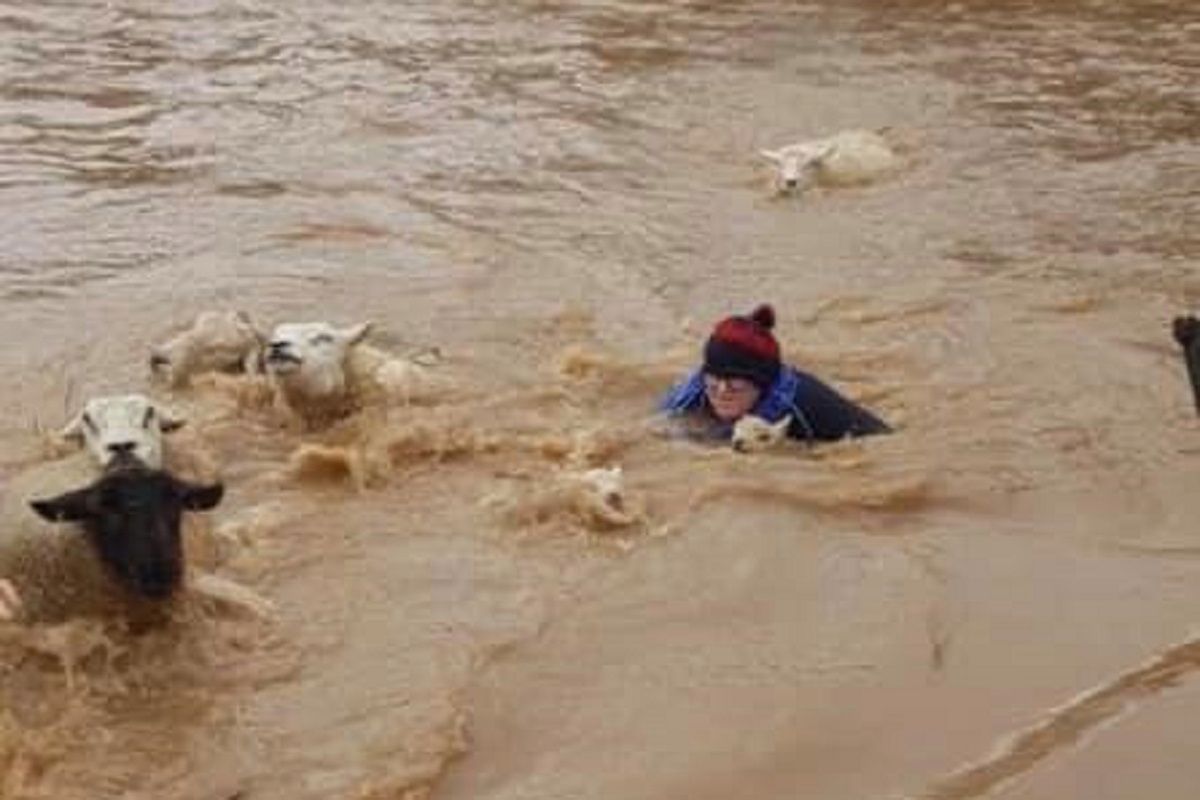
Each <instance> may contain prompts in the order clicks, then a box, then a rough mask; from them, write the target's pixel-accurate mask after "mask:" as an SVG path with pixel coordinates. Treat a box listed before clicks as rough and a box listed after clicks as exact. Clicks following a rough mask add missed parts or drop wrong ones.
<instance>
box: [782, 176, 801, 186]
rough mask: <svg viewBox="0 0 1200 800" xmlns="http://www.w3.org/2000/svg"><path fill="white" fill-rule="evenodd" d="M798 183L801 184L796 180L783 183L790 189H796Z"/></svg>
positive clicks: (792, 179) (789, 179)
mask: <svg viewBox="0 0 1200 800" xmlns="http://www.w3.org/2000/svg"><path fill="white" fill-rule="evenodd" d="M797 183H799V181H797V180H796V179H795V178H788V179H787V180H785V181H784V182H783V185H784V186H786V187H787V188H789V189H795V188H796V184H797Z"/></svg>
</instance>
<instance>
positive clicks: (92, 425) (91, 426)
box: [83, 412, 100, 433]
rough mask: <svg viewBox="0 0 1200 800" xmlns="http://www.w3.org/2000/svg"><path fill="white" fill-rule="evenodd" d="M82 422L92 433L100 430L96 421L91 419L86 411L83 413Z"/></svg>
mask: <svg viewBox="0 0 1200 800" xmlns="http://www.w3.org/2000/svg"><path fill="white" fill-rule="evenodd" d="M83 424H84V425H87V426H88V428H89V429H91V431H92V433H99V432H100V428H99V427H97V425H96V421H95V420H94V419H92V417H91V415H90V414H88V413H86V412H85V413H84V415H83Z"/></svg>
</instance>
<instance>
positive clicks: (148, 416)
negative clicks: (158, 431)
mask: <svg viewBox="0 0 1200 800" xmlns="http://www.w3.org/2000/svg"><path fill="white" fill-rule="evenodd" d="M153 421H154V406H150V407H149V408H147V409H146V413H145V414H144V415H143V416H142V427H143V428H149V427H150V423H151V422H153Z"/></svg>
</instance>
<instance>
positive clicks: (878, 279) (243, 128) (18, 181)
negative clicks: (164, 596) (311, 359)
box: [0, 0, 1200, 800]
mask: <svg viewBox="0 0 1200 800" xmlns="http://www.w3.org/2000/svg"><path fill="white" fill-rule="evenodd" d="M284 5H286V7H284ZM1198 68H1200V11H1198V10H1197V9H1196V8H1194V7H1193V5H1192V4H1190V3H1186V2H1150V1H1149V0H1147V1H1146V2H1136V1H1135V0H1134V1H1131V2H1126V3H1120V4H1117V3H1108V2H1083V0H1079V1H1077V2H1056V3H1036V2H1015V1H1014V2H982V1H980V2H975V0H966V1H965V2H956V3H939V2H921V1H919V0H908V1H907V2H889V3H875V2H870V1H869V0H860V2H854V3H844V2H843V3H832V2H831V3H809V4H801V3H792V2H786V3H785V2H768V1H767V0H762V1H761V2H758V1H756V2H746V3H722V2H699V1H697V2H687V3H683V2H672V3H667V2H622V1H621V0H595V1H594V2H592V1H590V0H589V2H576V3H555V2H545V1H539V2H533V1H530V2H507V3H491V2H480V1H477V2H443V3H404V4H401V3H387V2H366V1H365V0H364V1H362V2H350V3H342V4H336V3H329V2H322V1H321V0H312V1H311V2H308V1H306V2H295V3H289V4H269V3H264V2H260V0H244V1H242V2H232V1H231V2H191V3H185V4H174V5H172V6H170V7H168V6H166V5H164V4H161V3H148V2H140V1H139V0H117V1H116V2H112V3H106V4H100V3H84V2H36V3H35V2H28V1H27V0H0V201H2V203H3V208H4V213H3V214H2V215H0V312H2V313H0V338H2V339H3V341H4V342H5V345H4V346H3V347H0V367H2V368H3V371H4V375H5V378H6V380H5V384H4V388H3V390H2V391H0V399H2V401H3V402H0V442H2V443H3V445H2V446H3V450H2V452H3V458H2V459H0V462H2V470H0V480H4V479H5V478H6V477H7V476H10V475H11V474H13V472H14V471H16V470H18V469H21V468H22V467H23V465H25V464H27V463H29V462H30V461H34V460H37V459H39V458H40V457H41V455H40V443H39V439H38V436H37V435H36V433H35V431H36V430H37V428H39V427H46V426H54V425H57V424H60V423H62V422H63V421H64V420H65V419H66V417H67V415H68V413H70V412H71V411H73V410H74V409H75V408H77V407H78V405H79V404H80V403H81V402H82V400H83V398H86V397H87V396H89V395H92V394H96V393H101V392H110V391H128V390H134V389H143V388H145V387H147V386H148V380H149V376H148V374H147V369H146V356H147V353H148V350H147V348H148V346H149V344H150V343H152V342H156V341H160V340H162V339H163V338H165V335H166V334H167V333H168V332H169V331H170V330H172V329H173V328H175V327H177V326H179V325H181V324H183V323H186V322H187V321H188V320H189V319H190V317H191V316H192V315H193V314H194V313H195V312H196V311H197V310H199V309H202V308H242V309H245V310H246V311H248V312H249V313H250V314H251V315H253V316H254V317H255V318H256V319H258V320H259V321H261V322H262V323H263V324H271V323H274V322H277V321H283V320H302V319H329V320H332V321H335V322H339V323H349V322H354V321H358V320H363V319H374V320H375V321H376V324H377V326H378V331H379V333H378V335H377V336H376V340H377V341H379V342H381V343H384V344H387V345H388V346H390V347H392V348H394V349H397V350H400V351H406V350H415V349H419V348H423V347H429V346H436V347H438V348H440V349H441V351H442V352H443V353H444V354H445V364H444V369H445V371H446V372H447V373H448V374H449V375H450V376H452V378H453V382H454V383H455V385H456V386H457V391H456V393H455V395H454V396H453V397H452V398H451V399H450V400H449V401H448V402H446V403H444V404H442V405H439V406H437V407H434V408H432V409H424V410H414V411H413V412H412V414H411V416H410V417H405V418H402V419H399V420H393V422H392V423H391V427H390V428H389V429H388V431H387V432H386V435H385V434H384V433H382V432H379V431H376V432H375V434H373V435H379V436H381V437H384V438H383V439H381V440H380V441H384V439H386V442H385V444H386V449H387V452H388V454H389V456H388V459H387V462H386V463H387V469H384V470H381V471H380V470H377V471H375V472H373V473H372V474H371V476H370V479H369V480H368V481H367V485H366V486H365V487H363V488H355V487H354V486H353V485H351V482H348V481H338V480H332V481H306V480H300V479H298V478H297V477H296V476H295V475H293V474H289V473H288V472H287V466H286V465H287V463H288V458H289V454H290V453H291V452H292V451H293V450H294V449H295V448H296V446H297V445H298V444H299V443H300V440H299V438H298V435H297V434H296V433H294V432H290V431H286V430H283V429H280V428H279V427H278V426H277V425H274V424H272V421H271V419H270V415H269V414H268V413H267V412H266V411H265V410H263V409H258V408H253V407H248V406H246V405H244V404H243V405H238V404H237V403H234V402H232V401H231V399H230V397H229V396H228V395H226V394H223V393H222V392H221V391H220V387H217V389H211V387H210V390H208V391H203V390H196V391H193V392H182V393H179V394H177V395H175V396H168V395H165V394H163V397H164V398H165V399H170V400H171V401H172V402H173V403H175V404H177V405H179V406H180V407H182V408H185V409H187V410H188V411H190V412H191V413H192V415H193V425H192V428H193V430H192V435H193V436H194V440H195V441H198V442H205V443H206V446H207V447H208V448H209V449H210V450H211V451H212V453H213V454H214V456H215V458H216V459H217V461H218V462H219V463H220V465H221V469H222V471H223V474H224V476H225V479H226V482H227V484H228V489H229V496H228V499H227V501H226V503H225V504H224V505H223V506H222V507H220V508H219V509H218V510H217V511H216V512H215V513H214V522H215V524H216V525H217V527H218V528H219V529H221V530H223V531H224V532H225V533H226V540H227V541H228V542H230V543H231V544H230V553H228V554H227V555H226V560H225V564H224V566H223V567H222V569H223V571H224V572H225V573H226V574H228V575H229V576H231V577H234V578H236V579H238V580H240V581H242V582H243V583H245V584H247V585H249V586H253V587H254V588H255V589H256V590H258V591H259V592H260V593H262V594H263V595H265V596H266V597H268V598H269V599H270V600H272V601H273V602H274V603H275V605H276V609H277V611H276V615H275V616H274V617H272V618H269V619H265V620H256V619H248V618H245V617H243V616H238V615H230V614H228V613H223V612H221V611H220V610H219V609H213V608H208V607H203V606H201V607H194V608H193V607H188V608H184V609H182V610H181V611H180V612H179V614H178V615H177V616H178V618H177V619H176V620H175V622H174V623H173V624H172V625H171V626H170V627H168V628H167V629H165V630H162V631H154V632H150V633H143V634H140V635H131V634H128V633H127V632H124V631H121V630H120V629H119V628H113V627H107V628H106V627H102V626H101V627H97V626H96V625H95V624H93V623H85V622H80V623H79V624H78V625H68V626H67V628H65V629H58V630H54V631H51V630H32V631H29V630H14V629H5V631H4V633H3V641H2V642H0V646H2V648H3V656H4V662H3V669H2V674H0V679H2V686H0V689H2V696H3V697H4V702H5V710H4V712H3V716H0V774H2V775H3V781H2V782H0V786H3V793H4V795H5V796H9V797H13V798H37V797H52V798H84V797H86V798H129V797H154V798H179V799H180V800H185V799H186V800H192V798H195V800H230V799H231V798H241V799H242V800H260V799H266V798H289V800H290V799H292V798H322V799H324V798H410V799H411V798H419V797H437V798H473V799H474V798H497V799H499V798H518V797H520V798H559V797H572V798H588V797H596V798H600V797H603V798H614V797H620V798H628V799H632V798H642V797H644V798H661V797H667V796H688V797H691V798H708V797H712V798H717V797H721V798H727V797H762V798H784V797H789V798H790V797H821V798H824V799H825V800H833V799H835V798H848V799H849V798H884V797H904V796H912V797H920V796H925V797H936V798H970V797H981V796H985V795H988V794H991V796H1003V797H1005V798H1010V797H1011V798H1017V797H1030V798H1032V797H1039V798H1040V797H1073V796H1087V797H1089V798H1104V797H1113V798H1116V797H1130V796H1145V797H1154V798H1158V799H1160V800H1165V799H1167V798H1190V797H1192V796H1193V794H1194V787H1195V785H1196V778H1197V772H1196V768H1195V766H1194V764H1193V763H1192V761H1193V759H1190V751H1188V750H1187V749H1186V748H1185V747H1182V746H1181V742H1188V741H1190V740H1191V739H1193V738H1194V735H1195V733H1196V723H1195V722H1194V717H1195V714H1194V713H1189V711H1194V709H1195V706H1196V691H1195V687H1196V684H1195V681H1194V677H1193V672H1194V670H1195V667H1196V665H1197V663H1200V659H1198V658H1197V656H1196V654H1195V650H1196V645H1195V640H1194V639H1193V638H1192V637H1193V636H1194V626H1195V623H1196V620H1197V616H1196V609H1197V608H1198V607H1200V606H1198V605H1197V602H1198V601H1200V580H1197V579H1198V578H1200V561H1198V560H1197V558H1196V555H1197V553H1198V552H1200V540H1198V539H1197V535H1198V534H1197V526H1196V522H1195V521H1196V520H1197V519H1198V518H1200V500H1198V499H1197V497H1198V496H1197V494H1196V492H1195V475H1196V463H1197V457H1198V456H1200V439H1198V438H1197V436H1198V435H1200V434H1198V428H1197V420H1196V417H1195V413H1194V409H1193V408H1192V406H1191V399H1190V393H1189V389H1188V387H1187V385H1186V382H1185V380H1186V379H1185V376H1184V372H1183V365H1182V363H1181V360H1180V358H1179V355H1178V353H1177V352H1176V349H1175V347H1174V344H1173V343H1172V342H1171V340H1170V337H1169V332H1168V323H1169V320H1170V318H1171V316H1172V315H1173V314H1176V313H1179V312H1181V311H1183V310H1186V309H1189V308H1196V307H1197V306H1200V264H1198V261H1200V238H1197V237H1198V234H1197V230H1196V226H1195V225H1194V220H1195V219H1197V217H1198V214H1200V193H1198V192H1197V191H1196V189H1195V186H1196V185H1197V184H1198V183H1200V167H1198V166H1197V165H1200V143H1198V142H1197V139H1196V120H1197V118H1198V115H1200V90H1198V89H1197V85H1196V81H1195V75H1196V74H1197V72H1196V71H1197V69H1198ZM882 126H888V127H889V128H890V129H891V131H892V133H893V135H895V136H896V137H897V138H898V139H899V140H901V141H903V142H904V144H905V147H906V150H907V159H908V163H907V165H906V167H905V169H904V170H903V171H902V172H901V173H900V174H897V175H895V176H891V177H889V178H887V179H884V180H880V181H879V182H877V183H875V184H872V185H869V186H865V187H860V188H848V189H839V190H827V191H820V192H817V193H814V194H812V195H810V196H807V197H805V198H802V199H798V200H777V199H774V198H772V197H771V196H770V194H769V192H768V190H767V185H766V180H765V179H766V176H765V174H764V172H763V166H762V165H761V164H760V163H759V161H758V159H757V158H756V156H755V152H756V151H757V150H758V149H759V148H762V147H773V146H778V145H782V144H785V143H787V142H789V141H792V140H796V139H799V138H803V137H811V136H820V135H825V134H828V133H832V132H834V131H837V130H840V129H844V128H854V127H867V128H875V127H882ZM762 299H770V300H771V301H773V302H774V303H775V304H776V308H777V310H778V312H779V317H780V323H779V331H780V334H781V336H782V338H783V339H784V343H785V350H786V352H787V354H788V355H789V357H790V358H791V359H792V360H794V361H796V362H798V363H800V364H803V365H805V366H808V367H810V368H812V369H813V370H814V371H816V372H817V373H819V374H821V375H822V376H824V377H826V378H828V379H829V380H831V381H832V382H834V383H835V384H837V385H838V386H840V387H842V388H843V389H844V390H845V391H846V392H848V393H850V394H852V395H854V396H857V397H860V398H863V399H864V400H866V401H867V402H868V403H869V404H870V405H872V406H873V407H875V408H877V409H879V411H880V412H881V413H882V414H883V415H884V416H885V417H887V418H888V419H890V420H893V421H895V422H896V423H898V425H899V427H900V429H901V430H900V433H899V434H898V435H896V436H892V437H887V438H885V439H878V440H875V441H868V442H863V443H857V444H850V445H836V446H832V447H829V448H827V449H825V450H824V451H823V452H819V453H815V454H808V453H797V452H785V453H778V454H768V455H763V456H754V457H734V456H733V455H732V454H727V453H724V452H710V451H704V450H698V449H697V448H694V447H691V446H688V445H685V444H681V443H677V442H668V441H661V440H658V439H655V438H645V437H643V436H641V435H639V428H638V422H639V421H640V420H642V418H643V417H644V415H645V412H646V410H647V409H648V408H649V407H650V406H651V404H652V403H653V401H654V399H655V398H656V396H657V394H658V392H659V391H660V390H661V389H662V388H663V387H664V386H665V385H666V383H667V382H668V381H669V380H670V378H671V376H672V375H674V374H676V373H678V372H680V371H682V370H683V369H685V368H686V367H687V365H688V364H689V362H690V361H691V359H692V358H694V356H695V354H696V352H697V350H698V347H699V343H700V340H701V338H702V336H703V335H704V334H705V333H706V331H707V326H708V325H710V324H711V322H712V321H714V320H715V319H716V318H718V317H719V316H722V315H724V314H726V313H730V312H733V311H746V310H749V308H750V307H751V306H752V305H753V304H754V303H756V302H758V301H760V300H762ZM156 391H159V392H160V393H162V390H161V389H159V390H156ZM572 456H574V457H577V458H580V459H583V460H588V461H590V462H591V463H597V464H599V463H614V462H619V463H621V464H622V465H623V466H624V468H625V472H626V476H627V480H628V482H629V485H630V491H631V494H632V497H633V499H634V501H636V503H637V507H638V508H639V509H640V513H641V516H640V517H639V521H638V523H637V524H636V525H633V526H631V527H630V528H627V529H622V530H619V531H615V532H604V531H596V530H592V529H591V528H589V527H588V526H587V525H586V524H585V521H583V520H581V519H579V518H578V517H577V516H574V515H572V514H570V513H556V512H554V511H553V509H551V510H550V511H547V512H546V513H539V514H528V515H525V516H521V515H519V514H518V515H516V516H515V517H514V516H511V515H510V516H505V515H504V514H502V513H498V511H497V508H498V505H497V502H496V500H497V498H501V500H503V499H504V498H509V499H511V498H512V497H520V496H521V493H522V492H528V491H531V490H532V488H533V487H536V486H538V485H539V484H540V483H543V482H545V481H548V480H551V476H552V475H553V474H554V473H555V472H556V471H557V470H559V469H560V468H561V465H562V462H563V461H564V460H567V459H569V458H571V457H572ZM501 505H502V503H501ZM65 665H69V666H70V669H69V670H67V669H65V668H64V666H65ZM1131 756H1132V757H1131Z"/></svg>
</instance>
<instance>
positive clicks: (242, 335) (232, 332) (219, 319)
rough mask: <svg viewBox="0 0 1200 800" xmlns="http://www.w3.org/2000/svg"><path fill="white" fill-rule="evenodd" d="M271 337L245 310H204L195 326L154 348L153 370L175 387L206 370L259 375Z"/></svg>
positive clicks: (152, 352) (197, 316) (193, 323)
mask: <svg viewBox="0 0 1200 800" xmlns="http://www.w3.org/2000/svg"><path fill="white" fill-rule="evenodd" d="M266 341H267V337H266V336H265V335H263V333H262V332H261V331H259V329H258V327H257V326H256V325H255V324H254V322H253V321H252V320H251V319H250V316H249V315H248V314H247V313H246V312H244V311H201V312H200V313H199V314H197V315H196V319H195V320H194V321H193V322H192V324H191V326H190V327H189V328H188V329H187V330H184V331H182V332H180V333H179V334H177V335H175V336H173V337H172V338H170V339H168V340H167V341H165V342H163V343H162V344H160V345H156V346H155V347H153V348H151V350H150V369H151V371H152V372H153V373H154V375H155V376H156V377H159V378H161V379H163V380H164V381H166V383H167V384H169V385H170V386H172V387H180V386H186V385H188V383H190V381H191V379H192V377H193V376H195V375H198V374H201V373H205V372H225V373H246V374H252V375H253V374H259V373H261V372H262V371H263V368H262V357H263V348H264V347H265V346H266Z"/></svg>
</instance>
